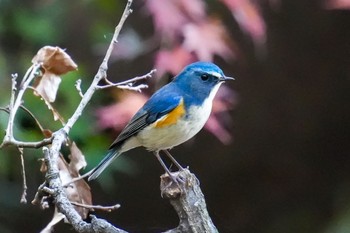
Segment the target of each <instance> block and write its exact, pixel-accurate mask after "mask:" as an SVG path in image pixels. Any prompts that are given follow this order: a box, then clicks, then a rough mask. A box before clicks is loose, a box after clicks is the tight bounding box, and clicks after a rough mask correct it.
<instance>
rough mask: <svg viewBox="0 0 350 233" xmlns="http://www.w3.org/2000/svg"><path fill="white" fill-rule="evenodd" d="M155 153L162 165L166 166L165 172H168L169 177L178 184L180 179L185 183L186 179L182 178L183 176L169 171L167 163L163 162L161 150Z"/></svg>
mask: <svg viewBox="0 0 350 233" xmlns="http://www.w3.org/2000/svg"><path fill="white" fill-rule="evenodd" d="M154 155H155V156H156V157H157V159H158V161H159V163H160V165H162V167H163V168H164V170H165V172H166V173H168V175H169V177H170V178H171V180H172V181H174V182H175V183H176V184H178V181H180V182H181V183H183V182H184V181H183V180H182V179H181V177H178V176H174V175H173V174H171V172H170V171H169V169H168V168H167V166H166V165H165V163H164V162H163V160H162V158H161V157H160V155H159V151H155V152H154Z"/></svg>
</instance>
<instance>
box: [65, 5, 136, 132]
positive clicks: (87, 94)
mask: <svg viewBox="0 0 350 233" xmlns="http://www.w3.org/2000/svg"><path fill="white" fill-rule="evenodd" d="M131 3H132V0H128V2H127V4H126V7H125V9H124V12H123V15H122V17H121V19H120V21H119V23H118V25H117V26H116V28H115V31H114V34H113V38H112V41H111V43H110V44H109V47H108V49H107V52H106V55H105V57H104V59H103V61H102V63H101V65H100V67H99V69H98V72H97V74H96V75H95V77H94V79H93V81H92V83H91V85H90V87H89V88H88V89H87V91H86V92H85V94H84V97H83V98H82V100H81V101H80V104H79V106H78V107H77V109H76V111H75V112H74V113H73V115H72V117H71V118H70V119H69V120H68V122H67V124H66V125H65V126H64V128H63V130H64V131H65V133H66V134H68V132H69V131H70V129H71V128H72V127H73V125H74V124H75V122H76V121H77V120H78V118H79V117H80V115H81V114H82V111H83V110H84V108H85V106H86V105H87V104H88V102H89V101H90V99H91V98H92V95H93V94H94V92H95V91H96V89H98V88H97V86H98V83H99V82H100V81H101V80H102V79H103V78H105V77H106V76H107V74H106V73H107V70H108V61H109V58H110V57H111V54H112V51H113V49H114V45H115V43H116V42H117V38H118V36H119V33H120V31H121V29H122V27H123V25H124V23H125V20H126V19H127V18H128V16H129V15H130V13H131V12H132V10H131V8H130V7H131Z"/></svg>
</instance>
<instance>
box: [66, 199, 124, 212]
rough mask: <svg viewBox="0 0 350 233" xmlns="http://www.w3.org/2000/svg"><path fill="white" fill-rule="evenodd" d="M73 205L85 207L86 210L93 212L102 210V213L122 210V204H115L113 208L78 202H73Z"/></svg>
mask: <svg viewBox="0 0 350 233" xmlns="http://www.w3.org/2000/svg"><path fill="white" fill-rule="evenodd" d="M71 204H72V205H75V206H79V207H83V208H86V209H89V210H91V211H96V210H101V211H106V212H112V211H114V210H117V209H119V208H120V204H115V205H112V206H102V205H86V204H82V203H78V202H74V201H72V202H71Z"/></svg>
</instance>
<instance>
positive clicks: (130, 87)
mask: <svg viewBox="0 0 350 233" xmlns="http://www.w3.org/2000/svg"><path fill="white" fill-rule="evenodd" d="M118 88H119V89H124V90H129V91H137V92H141V90H142V89H145V88H148V85H146V84H140V85H137V86H132V85H120V86H118Z"/></svg>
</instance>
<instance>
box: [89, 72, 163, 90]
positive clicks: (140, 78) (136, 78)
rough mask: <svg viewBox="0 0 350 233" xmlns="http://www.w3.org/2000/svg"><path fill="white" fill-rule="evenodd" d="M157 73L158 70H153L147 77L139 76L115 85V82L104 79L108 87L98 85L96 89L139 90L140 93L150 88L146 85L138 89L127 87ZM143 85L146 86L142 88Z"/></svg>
mask: <svg viewBox="0 0 350 233" xmlns="http://www.w3.org/2000/svg"><path fill="white" fill-rule="evenodd" d="M155 72H157V70H156V69H153V70H151V71H150V72H148V73H147V74H145V75H142V76H137V77H135V78H132V79H128V80H126V81H122V82H119V83H113V82H111V81H109V80H108V79H107V77H104V81H105V82H106V83H107V85H104V86H100V85H98V86H97V87H96V88H98V89H106V88H110V87H118V88H121V89H129V90H137V91H139V90H140V89H142V88H147V87H148V86H147V85H144V84H141V85H139V86H137V87H132V86H127V85H130V84H132V83H134V82H137V81H139V80H142V79H146V78H151V77H152V75H153V74H154V73H155ZM142 85H144V86H142Z"/></svg>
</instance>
